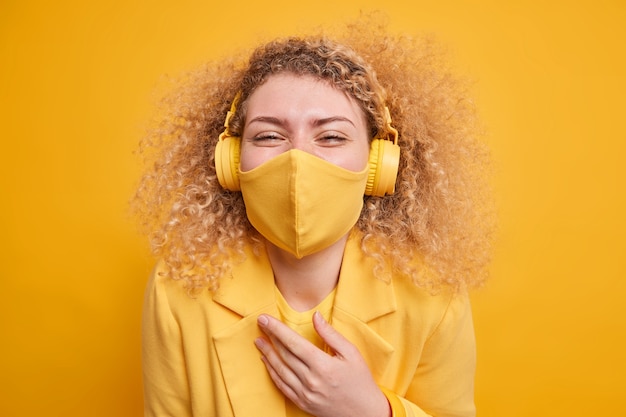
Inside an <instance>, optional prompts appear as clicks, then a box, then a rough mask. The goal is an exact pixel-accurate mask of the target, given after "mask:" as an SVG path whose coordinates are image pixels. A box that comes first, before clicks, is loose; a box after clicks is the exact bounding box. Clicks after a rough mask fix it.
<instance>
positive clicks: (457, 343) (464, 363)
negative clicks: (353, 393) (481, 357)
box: [383, 294, 476, 417]
mask: <svg viewBox="0 0 626 417" xmlns="http://www.w3.org/2000/svg"><path fill="white" fill-rule="evenodd" d="M475 370H476V344H475V338H474V326H473V323H472V312H471V307H470V303H469V297H468V296H467V295H466V294H463V295H457V296H454V297H451V299H450V302H449V303H448V305H447V307H446V309H445V312H444V314H443V316H442V318H441V321H440V322H439V324H438V325H437V326H436V327H435V329H434V331H433V332H432V334H431V335H430V336H429V338H428V339H427V341H426V344H425V345H424V348H423V351H422V356H421V359H420V363H419V366H418V368H417V370H416V373H415V375H414V377H413V380H412V382H411V384H410V386H409V389H408V390H407V392H406V394H405V395H403V396H396V394H394V393H392V392H389V391H387V390H383V392H384V393H385V395H386V396H387V398H388V399H389V403H390V405H391V408H392V411H393V416H394V417H401V416H415V417H425V416H432V417H473V416H475V415H476V409H475V406H474V374H475ZM393 396H396V398H393Z"/></svg>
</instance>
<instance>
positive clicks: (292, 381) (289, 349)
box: [255, 312, 391, 417]
mask: <svg viewBox="0 0 626 417" xmlns="http://www.w3.org/2000/svg"><path fill="white" fill-rule="evenodd" d="M258 323H259V327H260V328H261V330H262V331H263V333H265V335H266V336H267V338H262V337H261V338H258V339H256V340H255V345H256V346H257V348H258V349H259V350H260V351H261V353H262V357H261V359H262V360H263V362H264V363H265V366H266V368H267V371H268V372H269V374H270V377H271V378H272V380H273V381H274V384H276V386H277V387H278V389H279V390H280V391H282V393H283V394H284V395H285V396H286V397H287V398H289V399H290V400H291V401H292V402H293V403H294V404H296V406H298V407H299V408H300V409H302V410H304V411H306V412H307V413H309V414H312V415H314V416H317V417H343V416H346V417H351V416H362V417H369V416H372V417H389V416H390V415H391V409H390V407H389V403H388V402H387V398H386V397H385V395H384V394H383V393H382V391H381V390H380V389H379V388H378V386H377V385H376V382H374V378H373V377H372V375H371V373H370V370H369V369H368V367H367V364H366V363H365V361H364V359H363V357H362V356H361V354H360V352H359V351H358V349H357V348H356V347H355V346H354V345H353V344H352V343H350V342H349V341H348V340H347V339H346V338H345V337H343V336H342V335H341V334H340V333H339V332H337V331H336V330H335V329H334V328H333V327H332V326H331V325H330V324H328V323H327V322H326V320H324V318H323V317H322V315H321V314H320V313H318V312H316V313H315V314H314V315H313V326H314V327H315V330H316V331H317V333H318V334H319V335H320V337H321V338H322V340H324V342H325V343H326V345H327V346H328V347H329V348H330V349H331V352H332V353H331V354H328V353H326V352H324V351H322V350H320V349H318V348H317V347H316V346H315V345H313V344H312V343H310V342H309V341H308V340H306V339H305V338H303V337H302V336H300V335H299V334H298V333H296V332H295V331H293V330H292V329H290V328H289V327H287V326H286V325H285V324H284V323H282V322H280V321H279V320H277V319H276V318H274V317H271V316H268V315H261V316H259V319H258Z"/></svg>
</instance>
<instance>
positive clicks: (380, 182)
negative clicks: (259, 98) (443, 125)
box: [215, 92, 400, 197]
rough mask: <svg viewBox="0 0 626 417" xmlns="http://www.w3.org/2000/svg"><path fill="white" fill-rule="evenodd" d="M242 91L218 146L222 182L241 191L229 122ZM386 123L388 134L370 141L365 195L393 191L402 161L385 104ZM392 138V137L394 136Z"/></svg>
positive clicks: (238, 148) (234, 104) (217, 167)
mask: <svg viewBox="0 0 626 417" xmlns="http://www.w3.org/2000/svg"><path fill="white" fill-rule="evenodd" d="M240 98H241V92H239V93H237V95H236V96H235V99H234V100H233V102H232V104H231V106H230V110H229V111H228V114H227V115H226V120H225V121H224V127H225V129H224V131H223V132H222V133H220V135H219V139H218V141H217V145H216V147H215V170H216V172H217V180H218V181H219V183H220V185H221V186H222V187H223V188H225V189H227V190H229V191H239V190H240V189H241V188H240V186H239V160H240V155H241V138H240V137H238V136H233V135H231V133H230V130H229V125H230V121H231V119H232V118H233V116H234V114H235V111H236V109H237V104H238V103H239V99H240ZM385 124H386V128H387V131H388V132H389V133H388V134H385V135H384V136H388V137H384V136H383V135H380V134H379V135H376V137H375V138H374V139H373V140H372V143H371V145H370V154H369V161H368V165H369V173H368V176H367V185H366V186H365V195H372V196H376V197H383V196H385V195H386V194H387V195H390V194H393V193H394V191H395V187H396V178H397V176H398V165H399V163H400V146H399V145H398V131H397V130H396V129H394V128H393V127H392V126H391V115H390V114H389V109H388V108H387V106H385ZM392 139H393V140H392Z"/></svg>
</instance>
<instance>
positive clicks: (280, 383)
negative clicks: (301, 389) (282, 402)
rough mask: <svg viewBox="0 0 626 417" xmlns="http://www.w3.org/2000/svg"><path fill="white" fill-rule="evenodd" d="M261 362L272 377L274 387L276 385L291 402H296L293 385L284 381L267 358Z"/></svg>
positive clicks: (263, 358)
mask: <svg viewBox="0 0 626 417" xmlns="http://www.w3.org/2000/svg"><path fill="white" fill-rule="evenodd" d="M261 360H262V361H263V363H264V364H265V369H267V373H268V374H269V375H270V378H271V379H272V381H273V382H274V385H276V388H278V389H279V390H280V392H282V393H283V394H284V395H285V397H287V398H289V399H290V400H291V401H294V399H296V398H297V394H296V392H295V390H294V388H293V385H292V384H289V383H287V382H286V381H285V380H284V379H283V377H282V376H280V374H279V373H278V372H276V370H275V369H274V367H273V366H272V364H271V363H270V362H269V360H268V359H267V358H266V357H265V356H263V357H261Z"/></svg>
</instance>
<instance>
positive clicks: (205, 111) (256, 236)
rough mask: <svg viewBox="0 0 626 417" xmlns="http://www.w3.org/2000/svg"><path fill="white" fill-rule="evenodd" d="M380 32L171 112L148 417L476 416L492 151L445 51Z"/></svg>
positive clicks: (303, 43)
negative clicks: (475, 309) (476, 296)
mask: <svg viewBox="0 0 626 417" xmlns="http://www.w3.org/2000/svg"><path fill="white" fill-rule="evenodd" d="M379 32H381V30H378V29H373V30H372V29H371V28H370V29H368V31H364V30H363V28H362V27H354V28H353V30H352V33H353V35H354V36H352V37H351V36H348V37H346V39H345V40H344V41H343V42H341V43H338V42H336V41H331V40H329V39H327V38H325V37H323V36H318V37H305V38H289V39H284V40H278V41H274V42H270V43H268V44H266V45H263V46H261V47H259V48H257V49H256V50H255V51H254V52H253V53H252V55H251V56H250V58H249V60H248V62H247V63H246V64H245V65H241V61H238V60H237V59H233V60H232V61H229V62H222V63H217V64H213V65H212V66H210V67H208V68H207V69H205V70H204V71H201V72H198V73H197V74H196V75H195V76H194V77H192V78H191V79H189V80H187V82H186V83H185V84H184V85H183V86H182V87H181V88H179V89H177V90H175V93H174V95H172V98H171V99H170V101H168V102H167V104H168V109H169V113H168V114H167V115H166V116H165V117H164V119H163V120H164V121H163V122H162V123H161V124H160V125H159V127H158V129H156V130H155V132H154V133H153V135H152V136H151V140H150V141H149V142H148V143H147V145H146V148H150V147H154V149H156V150H157V152H156V153H155V154H153V157H154V159H153V165H152V168H151V171H150V172H149V173H148V174H146V175H145V177H144V180H143V181H142V184H141V187H140V189H139V192H138V194H137V201H138V205H139V206H140V207H142V208H143V218H144V219H147V220H148V221H147V223H149V225H148V226H150V227H151V230H153V233H154V234H153V239H152V243H153V248H154V252H155V253H156V255H158V256H159V257H160V258H161V259H162V261H161V262H160V263H159V264H158V265H157V267H156V269H155V272H154V273H153V276H152V279H151V280H150V283H149V286H148V290H147V293H146V300H145V307H144V322H143V342H144V343H143V346H144V347H143V367H144V379H145V413H146V415H149V416H153V415H154V416H156V415H175V416H185V415H193V416H237V417H239V416H259V415H263V416H264V415H268V416H307V415H314V416H318V417H322V416H376V417H378V416H380V417H383V416H385V417H386V416H391V415H394V416H404V415H415V416H426V415H432V416H473V415H474V414H475V410H474V403H473V376H474V367H475V347H474V336H473V327H472V319H471V310H470V307H469V303H468V297H467V290H468V289H469V288H470V287H473V286H476V285H479V284H480V283H481V282H482V280H483V278H484V276H485V270H486V263H487V260H488V246H489V245H488V234H489V231H490V218H491V217H490V215H489V212H488V210H487V208H486V205H485V204H484V201H487V200H484V194H483V191H484V190H485V188H484V186H483V185H484V183H485V182H484V181H483V180H482V168H481V167H482V163H483V162H484V151H483V148H482V146H481V145H480V144H479V143H478V142H477V141H476V138H475V136H474V134H475V124H474V117H473V110H472V108H471V105H469V101H468V100H466V98H465V91H464V89H463V88H462V84H461V83H459V82H458V81H456V80H455V79H453V78H451V77H450V75H449V73H448V72H447V71H445V70H444V69H443V67H442V66H441V62H440V60H438V58H437V55H436V54H435V53H434V51H435V49H433V48H434V47H433V46H432V45H431V44H430V43H429V42H419V41H415V40H411V39H408V38H394V37H391V36H389V35H386V34H383V33H379ZM348 45H350V46H348ZM357 51H358V53H357ZM229 108H230V111H228V109H229ZM391 117H393V121H392V120H391Z"/></svg>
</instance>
